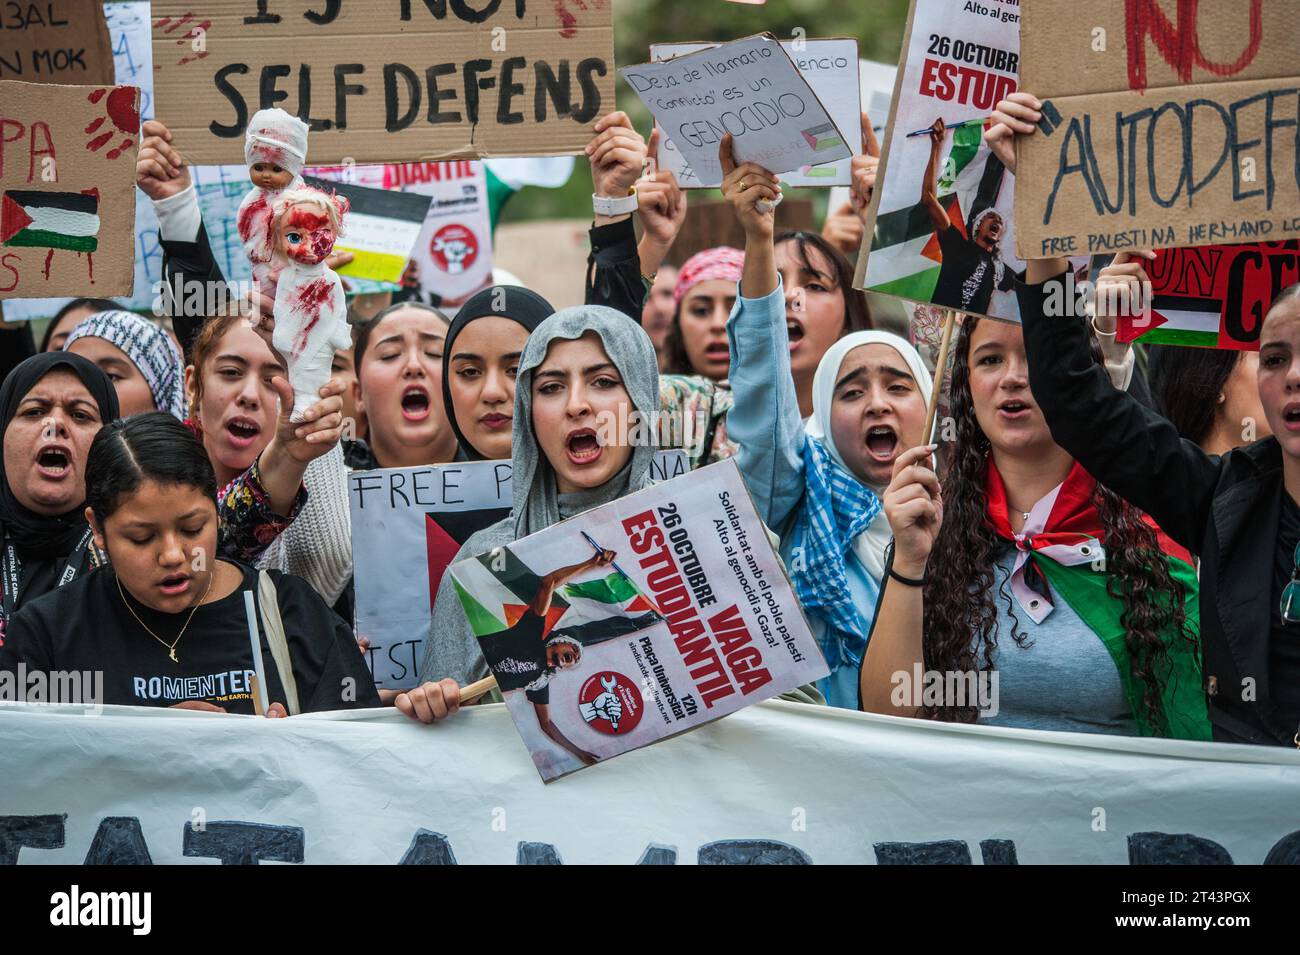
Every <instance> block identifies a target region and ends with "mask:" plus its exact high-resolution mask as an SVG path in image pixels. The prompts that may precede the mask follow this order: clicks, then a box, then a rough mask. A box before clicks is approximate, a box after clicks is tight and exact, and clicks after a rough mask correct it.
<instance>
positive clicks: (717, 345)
mask: <svg viewBox="0 0 1300 955" xmlns="http://www.w3.org/2000/svg"><path fill="white" fill-rule="evenodd" d="M704 360H705V361H706V362H708V363H709V364H710V365H729V364H731V347H730V346H729V345H728V344H727V340H726V339H725V338H715V339H714V340H713V341H711V342H709V343H708V344H707V345H705V346H704Z"/></svg>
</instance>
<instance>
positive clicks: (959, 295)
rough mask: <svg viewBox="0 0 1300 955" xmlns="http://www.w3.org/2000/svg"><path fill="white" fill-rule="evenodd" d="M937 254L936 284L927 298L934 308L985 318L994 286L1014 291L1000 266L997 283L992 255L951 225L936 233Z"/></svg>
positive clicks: (1012, 279)
mask: <svg viewBox="0 0 1300 955" xmlns="http://www.w3.org/2000/svg"><path fill="white" fill-rule="evenodd" d="M939 251H940V252H941V253H942V254H943V262H942V263H941V264H940V266H939V282H938V284H937V285H935V287H934V295H933V296H931V298H930V301H931V302H933V303H934V304H935V305H941V306H943V307H944V308H955V309H958V310H960V311H963V312H973V313H975V314H976V315H987V314H988V310H989V303H990V302H991V301H992V300H993V292H994V289H995V287H996V289H997V291H1001V292H1006V291H1010V290H1011V289H1013V288H1015V284H1016V283H1015V274H1014V273H1013V272H1012V271H1011V269H1010V268H1007V267H1004V268H1003V270H1002V281H1001V282H998V281H997V264H996V259H995V257H994V255H993V253H992V252H988V251H986V250H985V249H983V248H981V247H980V246H979V245H977V244H976V243H975V242H974V241H972V240H971V239H968V238H966V237H965V236H963V235H962V234H961V233H960V232H958V231H957V228H956V227H955V226H949V227H948V228H946V229H944V230H942V231H941V232H940V233H939Z"/></svg>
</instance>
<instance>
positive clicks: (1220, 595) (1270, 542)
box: [1017, 283, 1297, 746]
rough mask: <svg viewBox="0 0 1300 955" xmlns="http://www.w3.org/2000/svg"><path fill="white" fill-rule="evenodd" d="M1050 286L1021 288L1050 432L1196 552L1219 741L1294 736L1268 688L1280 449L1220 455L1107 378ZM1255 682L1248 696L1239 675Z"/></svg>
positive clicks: (1035, 385) (1033, 382) (1034, 373)
mask: <svg viewBox="0 0 1300 955" xmlns="http://www.w3.org/2000/svg"><path fill="white" fill-rule="evenodd" d="M1046 287H1047V286H1046V283H1045V284H1044V285H1022V286H1020V287H1019V289H1018V290H1017V291H1018V295H1019V298H1020V315H1021V320H1022V322H1023V323H1024V331H1025V352H1026V355H1027V357H1028V360H1029V385H1030V388H1031V390H1032V391H1033V393H1034V400H1035V401H1037V402H1038V405H1039V407H1040V408H1042V409H1043V415H1044V416H1045V417H1046V418H1047V423H1048V426H1049V427H1050V428H1051V429H1052V437H1053V438H1054V439H1055V440H1056V443H1057V444H1059V445H1060V446H1061V447H1063V448H1064V449H1065V450H1066V451H1069V452H1070V454H1071V455H1073V456H1074V457H1075V459H1077V460H1078V461H1079V462H1080V463H1081V464H1083V466H1084V467H1085V468H1087V470H1088V473H1090V474H1091V475H1092V476H1093V477H1095V478H1096V479H1097V480H1098V481H1100V482H1101V483H1103V484H1105V485H1106V486H1107V487H1109V488H1110V489H1111V490H1113V491H1114V492H1115V493H1117V494H1119V495H1120V496H1121V497H1123V498H1125V499H1126V500H1127V501H1129V502H1130V503H1132V504H1133V505H1134V506H1135V507H1138V508H1140V509H1141V510H1143V511H1146V512H1147V513H1148V514H1150V515H1151V517H1152V518H1154V519H1155V521H1156V523H1158V524H1159V525H1160V527H1161V528H1162V529H1163V530H1164V532H1165V533H1166V534H1168V535H1169V536H1170V537H1171V538H1172V539H1173V540H1175V541H1176V542H1178V543H1179V544H1181V545H1182V546H1184V547H1186V548H1187V549H1188V550H1190V551H1191V552H1192V553H1193V554H1195V555H1197V556H1198V557H1199V558H1200V559H1201V592H1200V611H1201V649H1202V653H1203V657H1204V664H1203V665H1204V671H1203V672H1204V674H1205V681H1206V687H1207V692H1208V697H1207V701H1206V702H1207V704H1208V706H1207V712H1208V715H1209V717H1210V722H1211V723H1212V724H1213V728H1214V738H1215V739H1216V740H1221V741H1226V742H1233V743H1271V744H1284V745H1288V746H1293V745H1296V744H1295V735H1296V730H1297V728H1296V727H1294V726H1288V725H1286V724H1285V723H1284V721H1283V720H1282V718H1281V716H1280V714H1279V713H1278V711H1277V708H1276V706H1275V705H1274V704H1273V702H1272V698H1271V696H1270V693H1269V685H1268V680H1269V659H1268V651H1269V629H1270V627H1271V625H1272V623H1273V621H1274V618H1275V615H1276V614H1277V613H1278V608H1277V607H1276V606H1275V605H1274V604H1273V601H1272V581H1273V555H1274V551H1275V549H1276V547H1277V535H1278V523H1279V521H1280V519H1281V513H1282V494H1283V489H1282V451H1281V448H1280V447H1279V445H1278V443H1277V441H1276V439H1274V438H1271V437H1270V438H1265V439H1264V440H1262V441H1256V442H1255V443H1254V444H1251V445H1248V446H1246V447H1244V448H1238V449H1236V450H1234V451H1230V452H1229V453H1228V454H1225V455H1223V456H1222V457H1218V456H1215V455H1210V454H1206V453H1205V452H1204V451H1202V450H1201V449H1200V448H1199V447H1197V446H1196V445H1195V444H1193V443H1192V442H1191V441H1187V440H1185V439H1184V438H1182V437H1180V436H1179V434H1178V430H1177V429H1176V428H1175V427H1174V426H1173V425H1172V424H1170V423H1169V422H1168V421H1167V420H1165V419H1164V418H1162V417H1161V416H1160V415H1158V414H1156V413H1155V412H1154V411H1151V410H1150V409H1149V408H1146V407H1143V405H1142V404H1141V403H1139V402H1138V401H1136V400H1134V399H1133V398H1132V397H1131V396H1130V395H1127V394H1125V393H1124V392H1122V391H1117V390H1116V389H1115V388H1112V387H1111V384H1110V380H1109V379H1108V378H1107V376H1106V372H1105V371H1104V370H1103V369H1102V368H1101V367H1100V366H1098V365H1096V364H1094V363H1093V360H1092V358H1091V356H1090V354H1089V351H1088V331H1087V328H1086V326H1085V325H1084V324H1083V323H1082V322H1079V321H1075V320H1073V319H1061V318H1048V317H1046V316H1045V315H1044V313H1043V312H1044V310H1043V301H1044V298H1045V292H1044V290H1045V288H1046ZM1247 677H1250V678H1252V679H1253V680H1254V683H1255V693H1254V699H1253V700H1243V699H1242V697H1243V695H1248V694H1243V692H1242V686H1243V684H1242V681H1243V680H1244V679H1245V678H1247Z"/></svg>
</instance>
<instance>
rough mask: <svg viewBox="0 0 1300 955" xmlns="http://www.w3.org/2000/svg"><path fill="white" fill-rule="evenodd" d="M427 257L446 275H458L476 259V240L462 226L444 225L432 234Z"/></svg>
mask: <svg viewBox="0 0 1300 955" xmlns="http://www.w3.org/2000/svg"><path fill="white" fill-rule="evenodd" d="M429 255H430V257H431V258H432V259H433V262H434V264H435V265H436V266H438V268H440V269H442V270H443V271H444V272H446V273H447V274H448V275H459V274H461V273H462V272H464V271H465V270H466V269H468V268H469V267H470V266H471V265H473V264H474V260H475V259H477V258H478V239H476V238H474V233H473V232H471V231H469V229H466V228H465V227H464V226H463V225H456V224H455V223H453V224H451V225H445V226H443V227H442V228H441V229H439V230H438V231H437V232H435V233H434V234H433V239H432V240H431V241H430V242H429Z"/></svg>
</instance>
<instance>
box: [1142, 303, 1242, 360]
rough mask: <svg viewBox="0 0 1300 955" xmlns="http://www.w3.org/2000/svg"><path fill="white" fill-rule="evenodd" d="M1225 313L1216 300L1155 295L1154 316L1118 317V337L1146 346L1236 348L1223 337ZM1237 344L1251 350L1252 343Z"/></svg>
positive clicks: (1152, 304) (1152, 313)
mask: <svg viewBox="0 0 1300 955" xmlns="http://www.w3.org/2000/svg"><path fill="white" fill-rule="evenodd" d="M1221 312H1222V305H1221V303H1220V302H1219V301H1218V300H1216V299H1209V298H1189V297H1185V296H1178V295H1155V296H1152V299H1151V314H1150V316H1148V317H1137V318H1134V317H1130V316H1127V315H1125V316H1121V317H1120V318H1119V319H1118V320H1117V324H1118V328H1117V329H1116V332H1117V334H1116V338H1117V340H1118V341H1121V342H1134V341H1140V342H1141V343H1142V344H1144V345H1190V346H1192V347H1195V348H1224V347H1227V348H1232V347H1234V345H1233V344H1232V342H1231V340H1230V339H1229V340H1228V341H1227V342H1226V344H1225V342H1224V341H1221V339H1220V335H1219V328H1220V325H1221ZM1254 344H1258V341H1256V342H1255V343H1254ZM1235 347H1236V348H1239V349H1249V348H1251V347H1252V345H1251V344H1250V343H1238V344H1236V345H1235Z"/></svg>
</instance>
